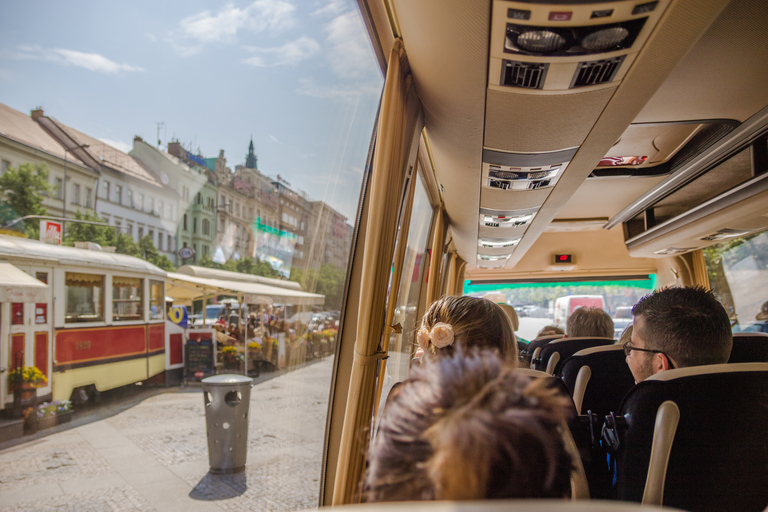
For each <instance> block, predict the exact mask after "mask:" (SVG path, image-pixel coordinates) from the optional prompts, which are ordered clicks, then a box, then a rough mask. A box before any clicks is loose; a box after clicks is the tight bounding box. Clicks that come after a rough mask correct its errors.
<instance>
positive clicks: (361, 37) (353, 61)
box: [325, 11, 375, 80]
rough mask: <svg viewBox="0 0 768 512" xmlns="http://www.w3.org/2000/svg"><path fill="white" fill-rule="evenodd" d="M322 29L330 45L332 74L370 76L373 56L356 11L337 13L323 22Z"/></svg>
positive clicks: (358, 76)
mask: <svg viewBox="0 0 768 512" xmlns="http://www.w3.org/2000/svg"><path fill="white" fill-rule="evenodd" d="M325 32H326V33H327V34H328V37H327V38H326V41H327V42H328V43H329V45H330V49H329V51H328V60H329V61H330V64H331V69H332V70H333V72H334V73H335V74H337V75H338V76H340V77H341V78H344V79H347V80H348V79H357V78H364V77H366V76H370V74H371V71H372V70H373V66H374V65H375V64H374V63H375V59H374V57H373V50H372V49H371V48H370V47H369V45H368V42H367V41H368V34H367V33H366V32H365V28H364V27H363V21H362V20H361V19H360V16H359V15H358V13H356V12H355V11H348V12H345V13H344V14H341V15H339V16H336V17H335V18H334V19H332V20H331V21H329V22H328V23H327V24H326V25H325Z"/></svg>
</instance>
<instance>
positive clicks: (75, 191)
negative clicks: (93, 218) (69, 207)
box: [72, 183, 80, 204]
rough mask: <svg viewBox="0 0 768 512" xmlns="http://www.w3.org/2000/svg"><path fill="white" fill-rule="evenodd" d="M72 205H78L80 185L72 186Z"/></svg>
mask: <svg viewBox="0 0 768 512" xmlns="http://www.w3.org/2000/svg"><path fill="white" fill-rule="evenodd" d="M72 204H80V185H78V184H77V183H75V184H73V185H72Z"/></svg>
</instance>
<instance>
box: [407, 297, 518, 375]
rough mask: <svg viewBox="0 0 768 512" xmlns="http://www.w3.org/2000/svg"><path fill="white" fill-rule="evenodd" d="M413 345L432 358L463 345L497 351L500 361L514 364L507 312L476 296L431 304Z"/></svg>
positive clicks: (447, 298)
mask: <svg viewBox="0 0 768 512" xmlns="http://www.w3.org/2000/svg"><path fill="white" fill-rule="evenodd" d="M416 343H417V344H418V347H419V349H420V351H422V352H423V353H424V354H427V355H432V356H434V355H438V354H440V355H444V354H452V353H453V351H454V350H455V347H456V346H458V345H463V346H464V347H465V348H485V349H491V350H496V351H497V352H498V353H499V355H500V356H501V358H502V359H505V360H507V361H508V362H510V363H512V364H516V362H517V340H516V339H515V333H514V331H513V330H512V324H511V322H510V320H509V318H508V317H507V315H506V313H504V311H503V310H502V309H501V307H499V306H498V305H497V304H494V303H493V302H491V301H489V300H486V299H479V298H477V297H469V296H462V297H458V296H448V297H443V298H441V299H438V300H436V301H435V302H433V303H432V305H430V306H429V309H427V312H426V313H425V314H424V316H423V317H422V319H421V326H420V327H419V329H418V330H417V332H416ZM416 357H419V351H417V354H416Z"/></svg>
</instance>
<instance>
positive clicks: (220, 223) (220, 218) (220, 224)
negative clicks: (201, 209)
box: [219, 217, 224, 231]
mask: <svg viewBox="0 0 768 512" xmlns="http://www.w3.org/2000/svg"><path fill="white" fill-rule="evenodd" d="M219 231H224V219H223V218H222V217H219Z"/></svg>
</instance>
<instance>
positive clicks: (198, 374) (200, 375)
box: [195, 372, 205, 379]
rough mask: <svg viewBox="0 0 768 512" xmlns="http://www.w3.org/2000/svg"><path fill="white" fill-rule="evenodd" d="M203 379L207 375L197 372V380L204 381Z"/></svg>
mask: <svg viewBox="0 0 768 512" xmlns="http://www.w3.org/2000/svg"><path fill="white" fill-rule="evenodd" d="M203 377H205V373H203V372H195V378H196V379H202V378H203Z"/></svg>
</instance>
